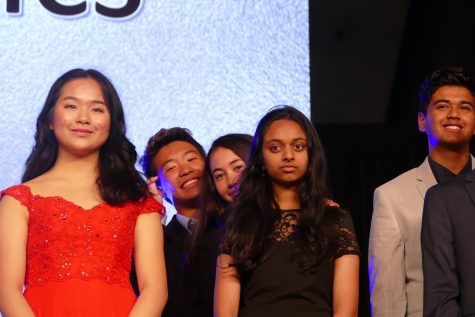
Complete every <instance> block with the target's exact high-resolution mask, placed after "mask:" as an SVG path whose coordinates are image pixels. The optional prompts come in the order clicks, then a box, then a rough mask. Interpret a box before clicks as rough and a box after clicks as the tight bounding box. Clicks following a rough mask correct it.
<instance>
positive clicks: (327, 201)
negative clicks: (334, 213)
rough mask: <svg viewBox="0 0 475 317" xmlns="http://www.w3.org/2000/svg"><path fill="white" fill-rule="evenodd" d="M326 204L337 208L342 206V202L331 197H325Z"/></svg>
mask: <svg viewBox="0 0 475 317" xmlns="http://www.w3.org/2000/svg"><path fill="white" fill-rule="evenodd" d="M325 205H327V206H328V207H337V208H340V204H339V203H337V202H335V201H333V200H331V199H329V198H325Z"/></svg>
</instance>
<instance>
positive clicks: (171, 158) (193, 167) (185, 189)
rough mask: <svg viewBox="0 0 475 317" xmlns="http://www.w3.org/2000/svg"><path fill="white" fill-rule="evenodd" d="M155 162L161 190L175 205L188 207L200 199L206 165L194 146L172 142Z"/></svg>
mask: <svg viewBox="0 0 475 317" xmlns="http://www.w3.org/2000/svg"><path fill="white" fill-rule="evenodd" d="M153 161H154V164H155V166H156V167H157V170H158V178H159V182H160V186H161V189H162V191H163V193H164V194H165V195H166V197H168V198H171V199H172V200H173V203H174V204H175V205H177V204H178V205H182V204H185V205H187V204H188V203H189V202H190V201H193V200H195V199H196V198H198V196H199V194H200V188H201V175H202V174H203V170H204V165H205V163H204V158H203V157H202V156H201V154H200V152H199V151H198V149H196V147H195V146H194V145H193V144H191V143H188V142H184V141H174V142H171V143H169V144H167V145H165V146H164V147H163V148H161V149H160V151H159V152H158V153H157V155H156V156H155V158H154V160H153Z"/></svg>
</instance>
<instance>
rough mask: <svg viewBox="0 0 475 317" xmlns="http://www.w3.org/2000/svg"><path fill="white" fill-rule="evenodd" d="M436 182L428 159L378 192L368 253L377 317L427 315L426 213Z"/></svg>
mask: <svg viewBox="0 0 475 317" xmlns="http://www.w3.org/2000/svg"><path fill="white" fill-rule="evenodd" d="M471 158H472V166H475V160H474V158H473V156H472V157H471ZM436 183H437V182H436V180H435V177H434V174H433V173H432V170H431V168H430V166H429V161H428V159H427V158H426V159H425V160H424V162H423V163H422V164H421V165H420V166H419V167H417V168H414V169H412V170H410V171H407V172H405V173H403V174H401V175H399V176H398V177H396V178H394V179H393V180H391V181H389V182H387V183H386V184H383V185H381V186H380V187H378V188H376V190H375V191H374V202H373V208H374V209H373V218H372V220H371V231H370V238H369V250H368V274H369V279H370V292H371V307H372V314H373V316H376V317H385V316H397V317H401V316H411V317H416V316H417V317H421V316H422V307H423V300H422V298H423V275H422V255H421V240H420V236H421V223H422V209H423V205H424V196H425V193H426V191H427V190H428V189H429V188H430V187H432V186H433V185H435V184H436Z"/></svg>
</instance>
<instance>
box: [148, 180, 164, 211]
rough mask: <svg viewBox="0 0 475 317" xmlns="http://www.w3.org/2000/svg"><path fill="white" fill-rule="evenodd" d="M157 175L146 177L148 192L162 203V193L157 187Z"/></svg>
mask: <svg viewBox="0 0 475 317" xmlns="http://www.w3.org/2000/svg"><path fill="white" fill-rule="evenodd" d="M157 179H158V176H153V177H150V178H149V179H147V185H148V192H149V193H150V195H152V197H153V198H154V199H155V200H156V201H157V202H159V203H160V204H162V205H163V194H162V191H161V190H160V189H159V188H158V187H157Z"/></svg>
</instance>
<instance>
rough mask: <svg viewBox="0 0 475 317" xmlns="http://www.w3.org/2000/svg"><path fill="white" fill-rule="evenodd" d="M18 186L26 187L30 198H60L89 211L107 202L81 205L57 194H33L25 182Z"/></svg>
mask: <svg viewBox="0 0 475 317" xmlns="http://www.w3.org/2000/svg"><path fill="white" fill-rule="evenodd" d="M17 186H18V187H24V188H26V190H27V192H28V194H29V195H30V197H31V198H40V199H59V200H62V201H64V202H66V203H68V204H70V205H72V206H73V207H76V208H78V209H80V210H83V211H91V210H94V209H96V208H99V207H101V206H103V205H105V204H107V202H105V201H103V202H100V203H98V204H95V205H93V206H91V207H87V208H86V207H83V206H81V205H79V204H77V203H75V202H74V201H72V200H69V199H67V198H64V197H62V196H59V195H53V196H43V195H40V194H33V192H32V191H31V187H30V186H28V185H25V184H20V185H17Z"/></svg>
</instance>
